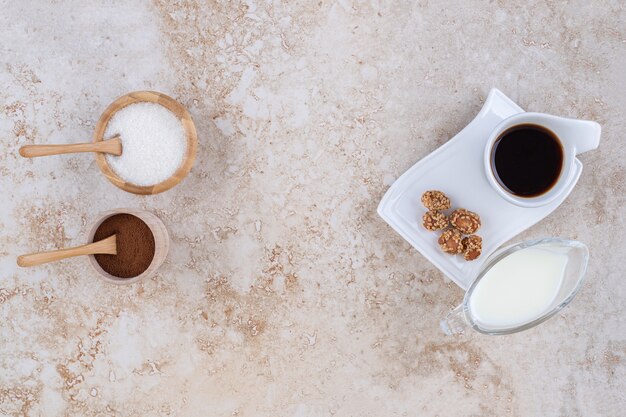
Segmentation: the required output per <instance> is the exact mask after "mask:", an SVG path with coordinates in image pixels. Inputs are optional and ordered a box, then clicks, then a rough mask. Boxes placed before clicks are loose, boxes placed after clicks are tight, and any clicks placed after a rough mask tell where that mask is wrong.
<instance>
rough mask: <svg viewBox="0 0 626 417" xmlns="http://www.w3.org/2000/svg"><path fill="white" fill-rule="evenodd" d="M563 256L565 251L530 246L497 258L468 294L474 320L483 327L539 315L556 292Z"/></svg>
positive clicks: (564, 261) (509, 324) (512, 323)
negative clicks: (562, 252)
mask: <svg viewBox="0 0 626 417" xmlns="http://www.w3.org/2000/svg"><path fill="white" fill-rule="evenodd" d="M567 259H568V258H567V256H566V255H563V254H558V253H554V252H550V251H548V250H544V249H541V248H532V247H531V248H526V249H521V250H518V251H517V252H513V253H511V254H510V255H508V256H506V257H505V258H503V259H501V260H500V261H499V262H498V263H496V264H495V265H494V266H493V267H492V268H491V269H490V270H489V271H488V272H487V273H486V274H485V276H483V277H482V279H481V280H480V282H479V283H478V284H477V285H476V288H474V291H473V292H472V295H471V296H470V299H469V303H468V304H469V309H470V312H471V314H472V316H473V319H474V321H475V322H476V323H477V324H479V325H480V326H481V327H485V328H508V327H513V326H517V325H521V324H524V323H528V322H530V321H532V320H534V319H536V318H538V317H539V316H541V315H543V314H544V313H546V312H547V311H548V310H549V309H550V308H551V307H552V303H553V301H554V299H555V298H556V296H557V294H558V292H559V288H560V287H561V283H562V281H563V275H564V273H565V266H566V264H567Z"/></svg>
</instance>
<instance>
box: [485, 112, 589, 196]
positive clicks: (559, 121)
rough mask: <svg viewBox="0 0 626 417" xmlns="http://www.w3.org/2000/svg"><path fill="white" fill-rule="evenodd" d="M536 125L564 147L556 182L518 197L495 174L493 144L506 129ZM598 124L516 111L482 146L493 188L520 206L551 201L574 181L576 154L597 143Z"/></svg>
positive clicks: (487, 173) (488, 177) (486, 170)
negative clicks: (530, 194) (540, 191)
mask: <svg viewBox="0 0 626 417" xmlns="http://www.w3.org/2000/svg"><path fill="white" fill-rule="evenodd" d="M527 124H530V125H537V126H540V127H542V128H544V129H547V130H548V131H550V132H552V133H553V136H554V137H556V138H557V139H558V141H559V142H560V144H561V146H562V148H563V165H562V167H561V173H560V174H559V177H558V179H557V180H556V183H555V184H554V185H553V186H552V187H551V188H550V189H549V190H547V191H546V192H544V193H543V194H540V195H537V196H533V197H521V196H518V195H515V194H512V193H511V192H510V191H508V190H507V189H506V188H504V187H503V186H502V185H501V184H500V182H499V181H498V180H497V178H496V174H495V172H494V169H495V168H494V164H493V156H494V152H493V147H494V144H495V142H496V141H497V140H498V139H499V138H500V136H501V135H502V134H503V133H504V132H505V131H507V130H508V129H510V128H512V127H514V126H518V125H527ZM600 133H601V128H600V125H599V124H598V123H596V122H593V121H589V120H576V119H566V118H563V117H557V116H552V115H549V114H543V113H531V112H525V113H519V114H515V115H513V116H511V117H508V118H506V119H504V120H503V121H502V122H500V123H499V124H498V125H497V126H496V127H495V129H494V130H493V132H492V133H491V136H489V139H488V140H487V145H486V146H485V152H484V166H485V175H486V176H487V180H488V181H489V183H490V184H491V186H492V187H493V189H494V190H496V192H497V193H498V194H500V196H501V197H502V198H504V199H505V200H507V201H509V202H511V203H513V204H515V205H518V206H521V207H539V206H543V205H546V204H549V203H550V202H552V201H554V199H555V198H556V197H558V196H559V194H560V193H561V192H563V190H564V189H565V188H567V186H568V184H569V183H570V182H571V181H574V180H575V179H574V178H573V175H572V173H573V171H574V169H573V168H574V161H575V158H576V155H578V154H581V153H583V152H587V151H590V150H592V149H596V148H597V147H598V145H599V144H600Z"/></svg>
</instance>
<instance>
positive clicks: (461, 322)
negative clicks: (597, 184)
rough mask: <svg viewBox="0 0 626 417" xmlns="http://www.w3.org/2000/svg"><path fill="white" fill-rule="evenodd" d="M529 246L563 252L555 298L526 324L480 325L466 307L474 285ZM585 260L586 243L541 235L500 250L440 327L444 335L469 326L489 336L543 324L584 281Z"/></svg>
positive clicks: (569, 300) (491, 258)
mask: <svg viewBox="0 0 626 417" xmlns="http://www.w3.org/2000/svg"><path fill="white" fill-rule="evenodd" d="M530 247H537V248H541V249H543V250H547V251H551V252H554V253H558V254H561V255H565V256H566V257H567V263H566V266H565V272H564V275H563V280H562V283H561V286H560V288H559V290H558V293H557V295H556V297H555V298H554V300H553V301H552V303H551V305H550V306H549V308H547V309H546V310H545V312H544V313H542V314H540V315H538V316H537V317H535V318H533V319H531V320H529V321H527V322H525V323H522V324H518V325H514V326H501V327H489V328H487V327H485V326H481V324H480V323H479V322H478V321H477V320H476V319H475V317H474V316H473V314H472V312H471V310H470V308H469V302H470V299H471V297H472V293H473V291H474V290H475V289H476V286H477V285H478V283H479V282H480V280H481V279H482V278H483V277H484V276H485V274H486V273H487V272H488V271H489V270H490V269H491V268H493V266H494V265H496V264H497V263H498V262H500V261H501V260H502V259H504V258H505V257H507V256H509V255H510V254H512V253H513V252H517V251H519V250H522V249H526V248H530ZM588 261H589V250H588V249H587V246H585V245H584V244H583V243H581V242H577V241H575V240H567V239H560V238H544V239H536V240H528V241H525V242H522V243H517V244H514V245H511V246H508V247H505V248H503V249H500V250H499V251H497V252H495V253H494V254H493V255H491V256H490V257H489V259H487V261H486V262H485V266H484V267H483V268H482V269H481V271H480V272H479V274H478V276H477V277H476V279H475V280H474V282H473V283H472V285H471V286H470V288H469V289H468V290H467V292H466V293H465V297H464V298H463V303H461V304H460V305H459V306H457V307H456V308H455V309H454V310H452V311H451V312H450V313H449V314H448V315H447V316H446V318H445V319H443V320H442V321H441V328H442V329H443V331H444V332H445V333H446V334H449V335H450V334H457V333H463V332H464V331H465V329H466V328H468V327H471V328H472V329H474V330H476V331H478V332H480V333H483V334H489V335H499V334H510V333H516V332H520V331H522V330H526V329H530V328H531V327H534V326H536V325H538V324H540V323H543V322H544V321H546V320H547V319H549V318H550V317H552V316H554V315H555V314H556V313H558V312H559V311H561V310H562V309H563V308H565V306H566V305H568V304H569V303H570V302H571V301H572V300H573V299H574V297H575V296H576V294H577V293H578V291H579V290H580V288H581V286H582V283H583V281H584V277H585V272H586V270H587V262H588Z"/></svg>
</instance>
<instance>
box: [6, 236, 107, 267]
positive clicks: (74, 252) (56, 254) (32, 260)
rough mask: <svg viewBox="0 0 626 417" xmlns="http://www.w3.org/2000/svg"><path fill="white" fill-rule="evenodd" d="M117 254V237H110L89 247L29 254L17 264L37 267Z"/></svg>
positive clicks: (88, 245)
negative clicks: (66, 259) (90, 256)
mask: <svg viewBox="0 0 626 417" xmlns="http://www.w3.org/2000/svg"><path fill="white" fill-rule="evenodd" d="M100 253H102V254H109V255H116V254H117V244H116V236H115V235H113V236H109V237H107V238H106V239H102V240H99V241H97V242H93V243H89V244H87V245H81V246H76V247H73V248H67V249H59V250H53V251H49V252H36V253H29V254H28V255H22V256H18V258H17V264H18V265H19V266H23V267H26V266H35V265H41V264H45V263H48V262H54V261H59V260H61V259H65V258H72V257H74V256H80V255H94V254H100Z"/></svg>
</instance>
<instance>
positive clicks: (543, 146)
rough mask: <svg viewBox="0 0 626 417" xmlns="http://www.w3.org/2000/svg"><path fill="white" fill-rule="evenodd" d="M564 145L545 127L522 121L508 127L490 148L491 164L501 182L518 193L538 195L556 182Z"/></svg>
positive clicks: (561, 164) (510, 190)
mask: <svg viewBox="0 0 626 417" xmlns="http://www.w3.org/2000/svg"><path fill="white" fill-rule="evenodd" d="M562 167H563V146H562V145H561V142H560V141H559V139H558V138H557V136H556V135H555V134H554V133H552V132H551V131H550V130H548V129H546V128H545V127H542V126H538V125H534V124H521V125H517V126H513V127H511V128H509V129H507V130H505V131H504V132H503V133H502V134H501V135H500V136H499V137H498V139H496V141H495V142H494V144H493V147H492V149H491V168H492V170H493V173H494V175H495V177H496V179H497V181H498V183H500V185H501V186H502V187H503V188H504V189H505V190H507V191H508V192H510V193H511V194H514V195H516V196H519V197H537V196H540V195H541V194H544V193H545V192H547V191H549V190H550V189H551V188H552V187H553V186H554V184H556V182H557V180H558V179H559V175H560V174H561V169H562Z"/></svg>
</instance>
